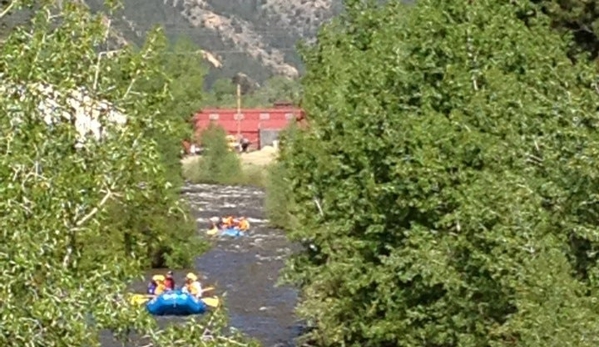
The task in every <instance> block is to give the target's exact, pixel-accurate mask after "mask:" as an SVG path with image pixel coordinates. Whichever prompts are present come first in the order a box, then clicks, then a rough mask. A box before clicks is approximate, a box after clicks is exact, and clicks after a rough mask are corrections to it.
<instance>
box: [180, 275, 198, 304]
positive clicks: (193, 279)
mask: <svg viewBox="0 0 599 347" xmlns="http://www.w3.org/2000/svg"><path fill="white" fill-rule="evenodd" d="M182 291H183V292H185V293H189V294H191V295H193V296H195V297H196V298H201V297H202V285H201V284H200V281H198V276H196V275H195V274H194V273H191V272H190V273H188V274H187V276H185V286H183V289H182Z"/></svg>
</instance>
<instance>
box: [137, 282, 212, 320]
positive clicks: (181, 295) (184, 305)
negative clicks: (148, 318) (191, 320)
mask: <svg viewBox="0 0 599 347" xmlns="http://www.w3.org/2000/svg"><path fill="white" fill-rule="evenodd" d="M146 309H147V310H148V312H149V313H150V314H151V315H154V316H189V315H195V314H203V313H205V312H206V310H207V306H206V304H205V303H204V302H202V300H200V299H198V298H196V297H195V296H193V295H191V294H189V293H185V292H183V291H181V290H180V289H178V290H173V291H169V292H166V293H163V294H161V295H158V296H157V297H155V298H153V299H152V300H150V301H149V302H148V303H147V304H146Z"/></svg>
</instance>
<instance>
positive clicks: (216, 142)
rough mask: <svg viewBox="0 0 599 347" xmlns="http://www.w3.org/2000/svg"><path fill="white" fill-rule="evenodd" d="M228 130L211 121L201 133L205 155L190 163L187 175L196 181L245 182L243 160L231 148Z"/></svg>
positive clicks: (228, 183) (214, 182)
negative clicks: (242, 167) (228, 140)
mask: <svg viewBox="0 0 599 347" xmlns="http://www.w3.org/2000/svg"><path fill="white" fill-rule="evenodd" d="M226 136H227V132H226V131H225V129H223V128H222V127H221V126H219V125H217V124H215V123H210V125H209V126H208V127H207V128H206V129H204V130H203V131H202V133H201V134H200V142H201V144H202V147H203V148H204V155H202V157H201V158H200V159H199V160H197V161H195V162H194V163H192V164H190V166H189V167H188V172H186V174H185V176H186V177H188V178H189V180H190V181H192V182H196V183H213V184H227V185H230V184H239V183H243V182H244V177H243V171H242V169H241V161H240V160H239V157H238V156H237V154H236V153H235V152H233V151H231V150H230V148H229V144H228V142H227V138H226Z"/></svg>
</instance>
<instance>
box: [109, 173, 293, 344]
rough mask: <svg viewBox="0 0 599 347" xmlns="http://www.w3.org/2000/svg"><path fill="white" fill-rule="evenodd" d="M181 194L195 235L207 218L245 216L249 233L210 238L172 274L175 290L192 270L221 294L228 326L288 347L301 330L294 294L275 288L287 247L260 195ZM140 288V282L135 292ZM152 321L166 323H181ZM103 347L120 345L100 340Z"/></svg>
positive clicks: (197, 190)
mask: <svg viewBox="0 0 599 347" xmlns="http://www.w3.org/2000/svg"><path fill="white" fill-rule="evenodd" d="M182 193H183V196H185V197H186V198H187V199H188V200H189V202H190V205H191V208H192V210H193V216H194V217H195V218H196V219H197V224H198V232H199V233H200V234H202V235H205V232H206V230H207V228H208V224H209V221H208V220H209V218H210V217H213V216H225V215H233V216H245V217H246V218H248V219H249V221H250V223H251V229H250V232H249V235H248V236H244V237H239V238H235V239H233V238H219V239H215V243H214V247H213V248H212V249H211V250H210V251H209V252H207V253H205V254H203V255H202V256H201V257H199V258H197V259H196V261H195V269H184V270H176V271H174V273H175V280H176V281H177V285H180V284H182V282H183V278H184V276H185V274H186V273H187V272H188V271H190V270H193V271H196V273H199V275H200V278H201V281H202V284H203V285H204V286H214V287H216V291H215V293H216V294H217V295H219V296H222V295H223V294H225V295H226V299H225V300H226V307H227V311H228V313H229V324H230V326H231V327H234V328H236V329H238V330H240V331H242V332H243V333H245V334H246V335H248V336H250V337H253V338H256V339H258V340H259V341H261V342H262V344H263V346H264V347H274V346H276V347H287V346H294V345H295V344H294V339H295V338H296V337H297V336H298V335H299V333H300V329H301V326H300V325H299V324H298V322H297V321H296V319H295V315H294V313H293V311H294V306H295V304H296V301H297V292H296V291H295V290H294V289H293V288H290V287H276V286H275V284H276V282H277V278H278V275H279V271H280V270H281V268H282V267H283V264H284V260H285V258H286V257H287V256H288V255H289V254H290V253H291V251H292V248H291V244H290V243H289V242H288V241H287V239H286V237H285V235H284V233H283V232H282V231H280V230H277V229H273V228H269V227H268V225H267V220H266V219H265V216H264V211H263V205H264V203H263V202H264V192H263V191H262V190H260V189H257V188H251V187H231V186H219V185H206V184H195V185H192V184H188V185H186V186H185V187H184V188H183V191H182ZM165 271H166V270H162V271H160V272H162V273H164V272H165ZM154 272H156V271H154ZM154 272H149V273H148V274H147V278H150V277H151V275H152V274H153V273H154ZM144 288H145V284H144V283H140V284H139V287H137V288H136V289H138V290H143V289H144ZM157 319H159V321H161V323H164V324H166V323H172V322H173V321H176V320H180V319H181V318H175V317H159V318H157ZM103 346H106V347H116V346H121V345H120V344H114V343H112V342H111V341H107V340H106V341H105V342H104V343H103Z"/></svg>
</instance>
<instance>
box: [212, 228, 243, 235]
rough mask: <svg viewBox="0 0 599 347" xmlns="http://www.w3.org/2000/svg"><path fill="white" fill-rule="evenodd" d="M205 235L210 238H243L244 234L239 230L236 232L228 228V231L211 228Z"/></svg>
mask: <svg viewBox="0 0 599 347" xmlns="http://www.w3.org/2000/svg"><path fill="white" fill-rule="evenodd" d="M206 234H208V235H210V236H230V237H239V236H244V235H245V232H243V231H241V230H237V229H235V228H228V229H222V230H219V229H217V228H212V229H210V230H208V231H206Z"/></svg>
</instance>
